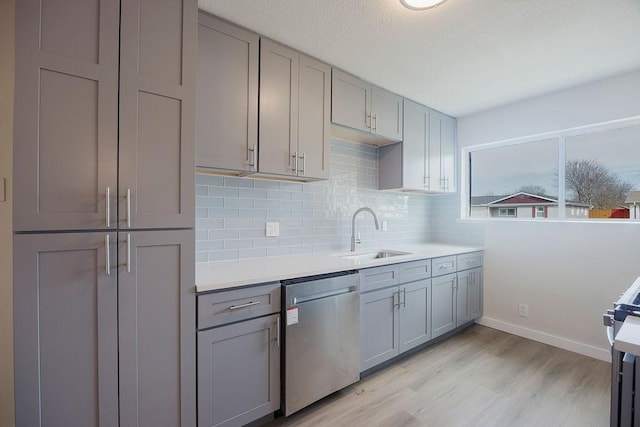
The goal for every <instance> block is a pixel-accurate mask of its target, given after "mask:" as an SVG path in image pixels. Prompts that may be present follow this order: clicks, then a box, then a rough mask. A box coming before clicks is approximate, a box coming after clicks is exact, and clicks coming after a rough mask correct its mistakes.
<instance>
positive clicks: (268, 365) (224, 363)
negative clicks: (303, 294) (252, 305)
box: [198, 314, 280, 427]
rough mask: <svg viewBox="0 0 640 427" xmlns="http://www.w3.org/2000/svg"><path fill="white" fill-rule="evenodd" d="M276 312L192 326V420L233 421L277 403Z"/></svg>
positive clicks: (206, 425)
mask: <svg viewBox="0 0 640 427" xmlns="http://www.w3.org/2000/svg"><path fill="white" fill-rule="evenodd" d="M279 319H280V315H278V314H274V315H272V316H268V317H260V318H257V319H253V320H247V321H244V322H239V323H234V324H231V325H228V326H223V327H220V328H214V329H209V330H206V331H201V332H198V426H199V427H211V426H239V425H245V424H247V423H249V422H251V421H254V420H256V419H258V418H260V417H263V416H265V415H268V414H270V413H272V412H274V411H277V410H278V409H280V338H279V331H278V328H279V323H280V322H279Z"/></svg>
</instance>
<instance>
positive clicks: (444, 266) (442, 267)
mask: <svg viewBox="0 0 640 427" xmlns="http://www.w3.org/2000/svg"><path fill="white" fill-rule="evenodd" d="M445 268H453V263H451V264H442V265H441V266H440V267H438V270H444V269H445Z"/></svg>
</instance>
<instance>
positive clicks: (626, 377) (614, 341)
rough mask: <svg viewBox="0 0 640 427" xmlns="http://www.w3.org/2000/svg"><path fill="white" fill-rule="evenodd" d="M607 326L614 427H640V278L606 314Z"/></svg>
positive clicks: (612, 426)
mask: <svg viewBox="0 0 640 427" xmlns="http://www.w3.org/2000/svg"><path fill="white" fill-rule="evenodd" d="M604 324H605V326H606V327H607V336H608V338H609V343H610V344H611V421H610V423H611V427H614V426H615V427H618V426H621V427H626V426H640V365H639V364H638V363H636V359H638V357H639V355H640V351H638V344H639V343H640V334H639V331H640V277H639V278H638V279H636V281H635V282H634V283H633V285H631V286H630V287H629V288H628V289H627V290H626V291H625V293H624V294H623V295H622V296H621V297H620V299H618V301H617V302H616V303H614V305H613V309H612V310H607V312H606V313H605V314H604ZM638 360H640V359H638ZM636 387H638V392H637V393H636V390H635V388H636Z"/></svg>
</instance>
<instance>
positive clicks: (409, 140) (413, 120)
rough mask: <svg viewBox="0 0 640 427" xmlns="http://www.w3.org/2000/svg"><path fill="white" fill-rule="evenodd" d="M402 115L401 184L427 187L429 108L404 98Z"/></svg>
mask: <svg viewBox="0 0 640 427" xmlns="http://www.w3.org/2000/svg"><path fill="white" fill-rule="evenodd" d="M403 115H404V140H403V141H402V178H403V180H402V181H403V182H402V186H403V187H405V188H412V189H416V190H424V189H425V188H426V189H428V188H429V164H428V158H427V152H428V147H429V109H428V108H427V107H425V106H423V105H420V104H416V103H415V102H413V101H410V100H408V99H405V100H404V114H403Z"/></svg>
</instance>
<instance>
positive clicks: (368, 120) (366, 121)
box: [364, 113, 371, 129]
mask: <svg viewBox="0 0 640 427" xmlns="http://www.w3.org/2000/svg"><path fill="white" fill-rule="evenodd" d="M364 125H365V126H366V127H368V128H369V129H371V114H366V113H365V117H364Z"/></svg>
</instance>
